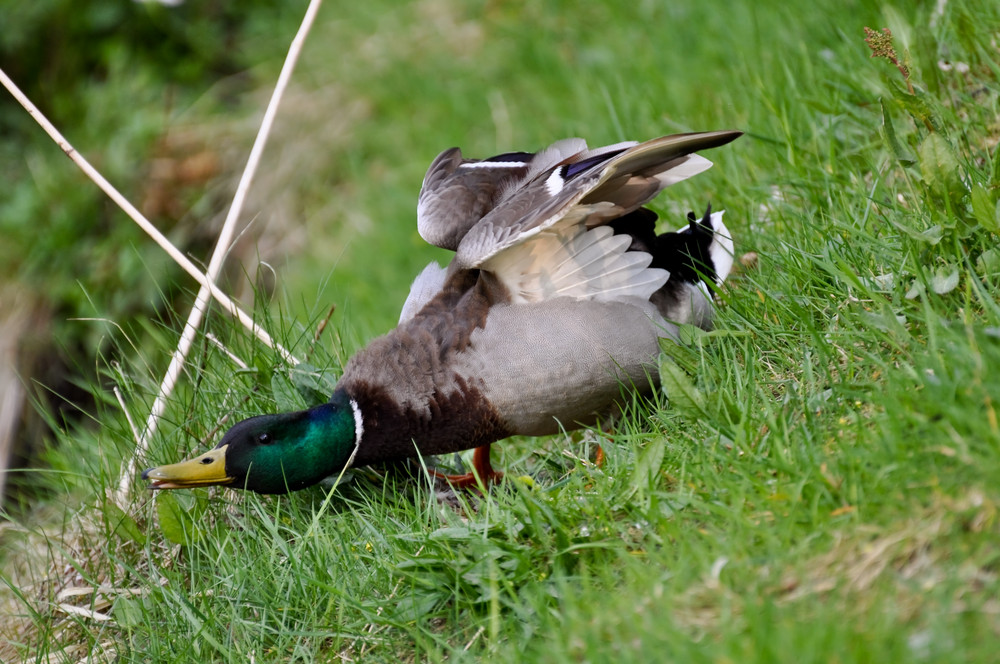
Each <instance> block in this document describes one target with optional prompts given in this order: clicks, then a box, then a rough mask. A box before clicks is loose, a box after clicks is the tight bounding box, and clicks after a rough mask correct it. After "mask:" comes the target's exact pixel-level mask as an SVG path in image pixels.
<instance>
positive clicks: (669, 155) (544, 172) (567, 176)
mask: <svg viewBox="0 0 1000 664" xmlns="http://www.w3.org/2000/svg"><path fill="white" fill-rule="evenodd" d="M740 135H741V133H740V132H737V131H717V132H703V133H694V134H676V135H674V136H664V137H662V138H657V139H653V140H651V141H646V142H645V143H641V144H638V145H634V144H620V145H614V146H607V147H604V148H598V149H596V150H593V151H586V150H578V151H576V152H575V153H573V154H570V155H569V156H564V155H566V153H567V152H572V150H564V149H560V150H556V151H554V152H555V154H550V155H549V160H551V158H552V157H562V158H561V159H560V160H559V161H557V162H555V163H551V162H550V163H551V165H547V166H544V167H543V160H541V159H539V157H541V156H542V155H543V154H546V153H550V151H553V148H549V149H548V150H546V151H545V152H543V153H539V155H536V156H535V157H534V158H533V159H532V161H531V163H530V165H529V166H528V168H527V171H526V173H525V174H524V175H523V176H522V177H521V178H519V179H518V180H517V181H514V182H512V183H511V182H508V183H507V184H506V186H505V188H504V189H503V190H502V191H500V192H499V193H498V195H497V196H496V197H495V199H494V202H493V203H492V205H493V207H492V208H491V209H488V210H486V212H485V214H484V216H483V217H482V218H481V219H480V220H479V221H477V222H475V223H474V225H472V226H471V227H469V228H467V229H466V230H465V231H464V232H463V234H462V237H461V239H460V240H459V242H458V246H457V250H456V251H457V256H456V261H457V263H458V265H459V266H461V267H463V268H466V269H473V268H480V269H486V270H493V269H494V267H491V261H493V259H494V258H496V257H498V256H499V255H501V254H502V253H503V252H506V251H509V250H511V249H512V248H513V247H516V246H518V245H521V244H523V243H525V242H528V241H529V240H531V239H532V238H533V237H535V236H536V235H538V234H540V233H543V232H546V231H551V232H553V233H556V234H558V235H560V236H572V237H575V235H577V233H575V232H570V231H568V230H567V229H570V228H573V227H580V228H584V229H586V228H593V227H595V226H600V225H602V224H605V223H607V222H609V221H611V220H612V219H615V218H618V217H620V216H622V215H624V214H627V213H629V212H631V211H633V210H635V209H637V208H639V207H640V206H642V205H643V204H644V203H646V202H648V201H650V200H651V199H653V198H654V197H655V196H656V195H657V194H658V193H659V192H660V191H661V190H662V189H663V188H664V187H667V186H669V185H671V184H674V183H676V182H680V181H681V180H685V179H687V178H689V177H692V176H693V175H697V174H698V173H701V172H702V171H704V170H706V169H708V168H709V167H710V166H711V165H712V163H711V162H710V161H708V160H707V159H704V158H703V157H699V156H698V155H695V154H693V153H694V152H695V151H697V150H704V149H708V148H713V147H718V146H720V145H725V144H726V143H728V142H730V141H732V140H734V139H736V138H737V137H738V136H740ZM556 145H559V144H556ZM553 147H555V146H553Z"/></svg>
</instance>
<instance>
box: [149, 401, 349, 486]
mask: <svg viewBox="0 0 1000 664" xmlns="http://www.w3.org/2000/svg"><path fill="white" fill-rule="evenodd" d="M363 430H364V427H363V425H362V418H361V410H360V409H359V408H358V404H357V403H356V402H355V401H354V400H353V399H350V398H349V397H348V396H347V395H346V394H344V393H343V392H342V391H340V390H338V391H337V392H334V394H333V396H332V397H331V398H330V401H329V402H328V403H325V404H323V405H321V406H316V407H315V408H310V409H309V410H303V411H299V412H295V413H282V414H280V415H260V416H258V417H251V418H250V419H248V420H243V421H242V422H240V423H239V424H237V425H236V426H234V427H233V428H232V429H230V430H229V431H227V432H226V435H225V436H223V437H222V440H221V441H220V442H219V444H218V446H217V447H216V448H215V449H214V450H211V451H209V452H206V453H205V454H202V455H201V456H198V457H195V458H194V459H190V460H188V461H182V462H180V463H175V464H171V465H169V466H158V467H156V468H149V469H147V470H145V471H143V473H142V479H144V480H150V482H151V484H150V488H152V489H187V488H192V487H198V486H211V485H213V484H223V485H228V486H231V487H233V488H234V489H249V490H250V491H256V492H257V493H287V492H288V491H297V490H298V489H304V488H305V487H307V486H312V485H313V484H316V483H317V482H319V481H320V480H322V479H324V478H326V477H329V476H330V475H334V474H336V473H339V472H340V471H341V470H343V469H344V467H345V466H346V465H347V463H348V461H349V460H350V458H351V454H352V453H353V452H354V449H355V447H356V445H357V444H358V443H359V442H360V440H361V435H362V432H363Z"/></svg>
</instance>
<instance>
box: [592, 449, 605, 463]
mask: <svg viewBox="0 0 1000 664" xmlns="http://www.w3.org/2000/svg"><path fill="white" fill-rule="evenodd" d="M594 465H595V466H597V467H598V468H600V467H601V466H603V465H604V448H603V447H601V446H600V445H598V446H597V451H596V452H594Z"/></svg>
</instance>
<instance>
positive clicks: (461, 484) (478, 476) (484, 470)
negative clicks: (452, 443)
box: [429, 445, 503, 489]
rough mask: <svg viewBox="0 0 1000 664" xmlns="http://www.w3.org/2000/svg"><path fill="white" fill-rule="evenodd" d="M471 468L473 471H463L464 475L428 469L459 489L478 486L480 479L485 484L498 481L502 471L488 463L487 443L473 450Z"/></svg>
mask: <svg viewBox="0 0 1000 664" xmlns="http://www.w3.org/2000/svg"><path fill="white" fill-rule="evenodd" d="M472 468H473V472H471V473H465V474H464V475H446V474H444V473H441V472H438V471H436V470H430V471H429V472H430V474H431V475H433V476H434V477H437V478H439V479H442V480H445V481H447V482H449V483H451V485H452V486H454V487H456V488H459V489H468V488H470V487H475V486H479V481H480V480H482V482H483V484H484V485H485V486H489V485H490V484H493V483H494V482H499V481H500V479H501V478H502V477H503V473H501V472H500V471H499V470H493V465H492V464H491V463H490V446H489V445H482V446H480V447H477V448H476V450H475V452H473V454H472Z"/></svg>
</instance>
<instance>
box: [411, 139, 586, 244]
mask: <svg viewBox="0 0 1000 664" xmlns="http://www.w3.org/2000/svg"><path fill="white" fill-rule="evenodd" d="M586 149H587V144H586V143H585V142H584V141H583V139H579V138H568V139H565V140H562V141H558V142H556V143H553V144H552V145H551V146H549V147H548V148H546V149H545V150H543V151H541V152H538V153H534V152H507V153H504V154H498V155H496V156H494V157H490V158H488V159H482V160H479V159H465V158H463V157H462V151H461V150H460V149H458V148H451V149H450V150H445V151H444V152H442V153H441V154H439V155H438V156H437V158H436V159H434V161H433V162H431V165H430V167H429V168H428V169H427V174H426V175H425V176H424V182H423V185H422V186H421V188H420V196H419V198H418V199H417V230H418V231H419V232H420V237H422V238H424V240H426V241H427V242H428V243H430V244H433V245H435V246H437V247H441V248H442V249H450V250H452V251H455V250H456V249H457V248H458V243H459V242H461V241H462V238H463V237H465V234H466V233H467V232H468V231H469V229H470V228H472V227H473V226H475V225H476V224H477V223H478V222H479V220H480V219H482V218H483V217H484V216H486V215H487V214H488V213H489V212H490V211H492V210H493V208H495V207H496V206H497V204H498V203H499V202H500V201H501V200H502V199H503V198H504V196H505V195H506V194H507V193H508V192H511V191H516V190H517V189H518V188H519V187H520V186H521V185H522V184H524V183H525V182H527V181H529V180H531V179H532V178H533V177H535V176H536V175H538V173H540V172H541V171H543V170H547V169H549V168H552V167H553V166H555V165H556V164H558V163H560V162H562V161H564V160H566V159H569V158H571V157H573V156H574V155H577V154H579V153H581V152H584V151H585V150H586Z"/></svg>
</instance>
